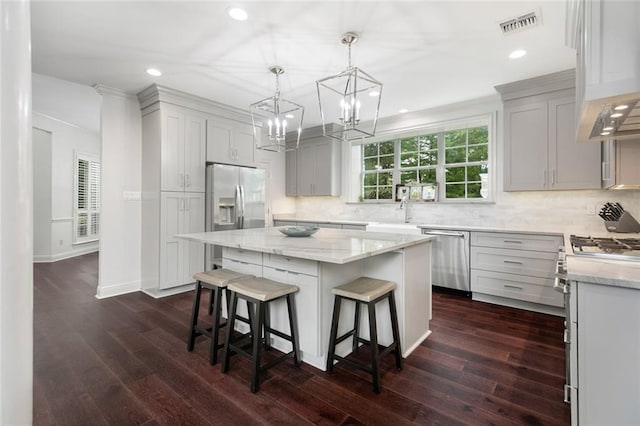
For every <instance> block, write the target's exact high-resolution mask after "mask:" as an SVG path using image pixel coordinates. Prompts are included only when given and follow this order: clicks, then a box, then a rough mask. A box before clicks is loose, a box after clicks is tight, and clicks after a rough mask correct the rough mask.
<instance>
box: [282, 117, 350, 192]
mask: <svg viewBox="0 0 640 426" xmlns="http://www.w3.org/2000/svg"><path fill="white" fill-rule="evenodd" d="M303 134H304V135H305V136H304V137H303V139H301V140H300V145H299V147H298V149H297V150H295V151H290V152H287V154H286V167H287V170H286V194H287V196H290V197H295V196H324V195H329V196H339V195H340V184H341V168H342V163H341V160H342V151H341V145H340V141H337V140H335V139H331V138H327V137H324V136H322V128H321V127H314V128H311V129H306V130H305V131H304V133H303Z"/></svg>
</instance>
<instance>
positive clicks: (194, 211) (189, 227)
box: [159, 192, 204, 289]
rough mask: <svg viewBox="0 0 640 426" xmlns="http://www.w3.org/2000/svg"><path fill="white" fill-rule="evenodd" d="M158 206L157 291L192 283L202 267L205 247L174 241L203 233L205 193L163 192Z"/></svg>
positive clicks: (198, 244) (180, 240)
mask: <svg viewBox="0 0 640 426" xmlns="http://www.w3.org/2000/svg"><path fill="white" fill-rule="evenodd" d="M160 203H161V207H160V210H161V212H160V229H161V231H160V263H159V266H160V280H159V288H160V289H168V288H172V287H177V286H181V285H184V284H189V283H191V282H193V281H194V280H193V274H195V273H196V272H200V271H202V268H203V267H204V245H203V244H202V243H196V242H191V241H186V240H182V239H178V238H175V235H176V234H187V233H192V232H204V193H198V192H162V194H161V196H160Z"/></svg>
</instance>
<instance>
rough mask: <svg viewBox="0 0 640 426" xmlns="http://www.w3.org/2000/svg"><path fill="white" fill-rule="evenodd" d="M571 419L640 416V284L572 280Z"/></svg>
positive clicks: (624, 420)
mask: <svg viewBox="0 0 640 426" xmlns="http://www.w3.org/2000/svg"><path fill="white" fill-rule="evenodd" d="M570 285H571V293H570V300H571V305H572V308H573V309H572V316H571V322H572V324H571V328H570V330H571V345H570V348H571V354H570V355H571V356H570V359H571V372H572V374H571V380H570V382H571V383H570V384H571V397H572V399H571V411H572V416H571V424H572V425H581V426H584V425H637V424H638V422H639V421H640V362H639V361H638V360H640V331H639V330H638V328H639V327H640V289H637V288H636V289H633V288H623V287H615V286H611V285H598V284H591V283H584V282H571V283H570Z"/></svg>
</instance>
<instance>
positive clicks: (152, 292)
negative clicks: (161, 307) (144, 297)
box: [141, 282, 196, 299]
mask: <svg viewBox="0 0 640 426" xmlns="http://www.w3.org/2000/svg"><path fill="white" fill-rule="evenodd" d="M195 287H196V284H195V282H193V283H190V284H185V285H181V286H179V287H172V288H167V289H163V290H159V289H156V288H147V289H142V290H141V291H142V292H143V293H145V294H148V295H149V296H151V297H153V298H154V299H160V298H161V297H166V296H173V295H174V294H180V293H186V292H187V291H191V290H193V289H195Z"/></svg>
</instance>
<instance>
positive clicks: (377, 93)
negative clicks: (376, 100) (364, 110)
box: [369, 90, 380, 98]
mask: <svg viewBox="0 0 640 426" xmlns="http://www.w3.org/2000/svg"><path fill="white" fill-rule="evenodd" d="M369 96H371V97H372V98H373V97H376V96H380V92H378V91H377V90H372V91H370V92H369Z"/></svg>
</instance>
